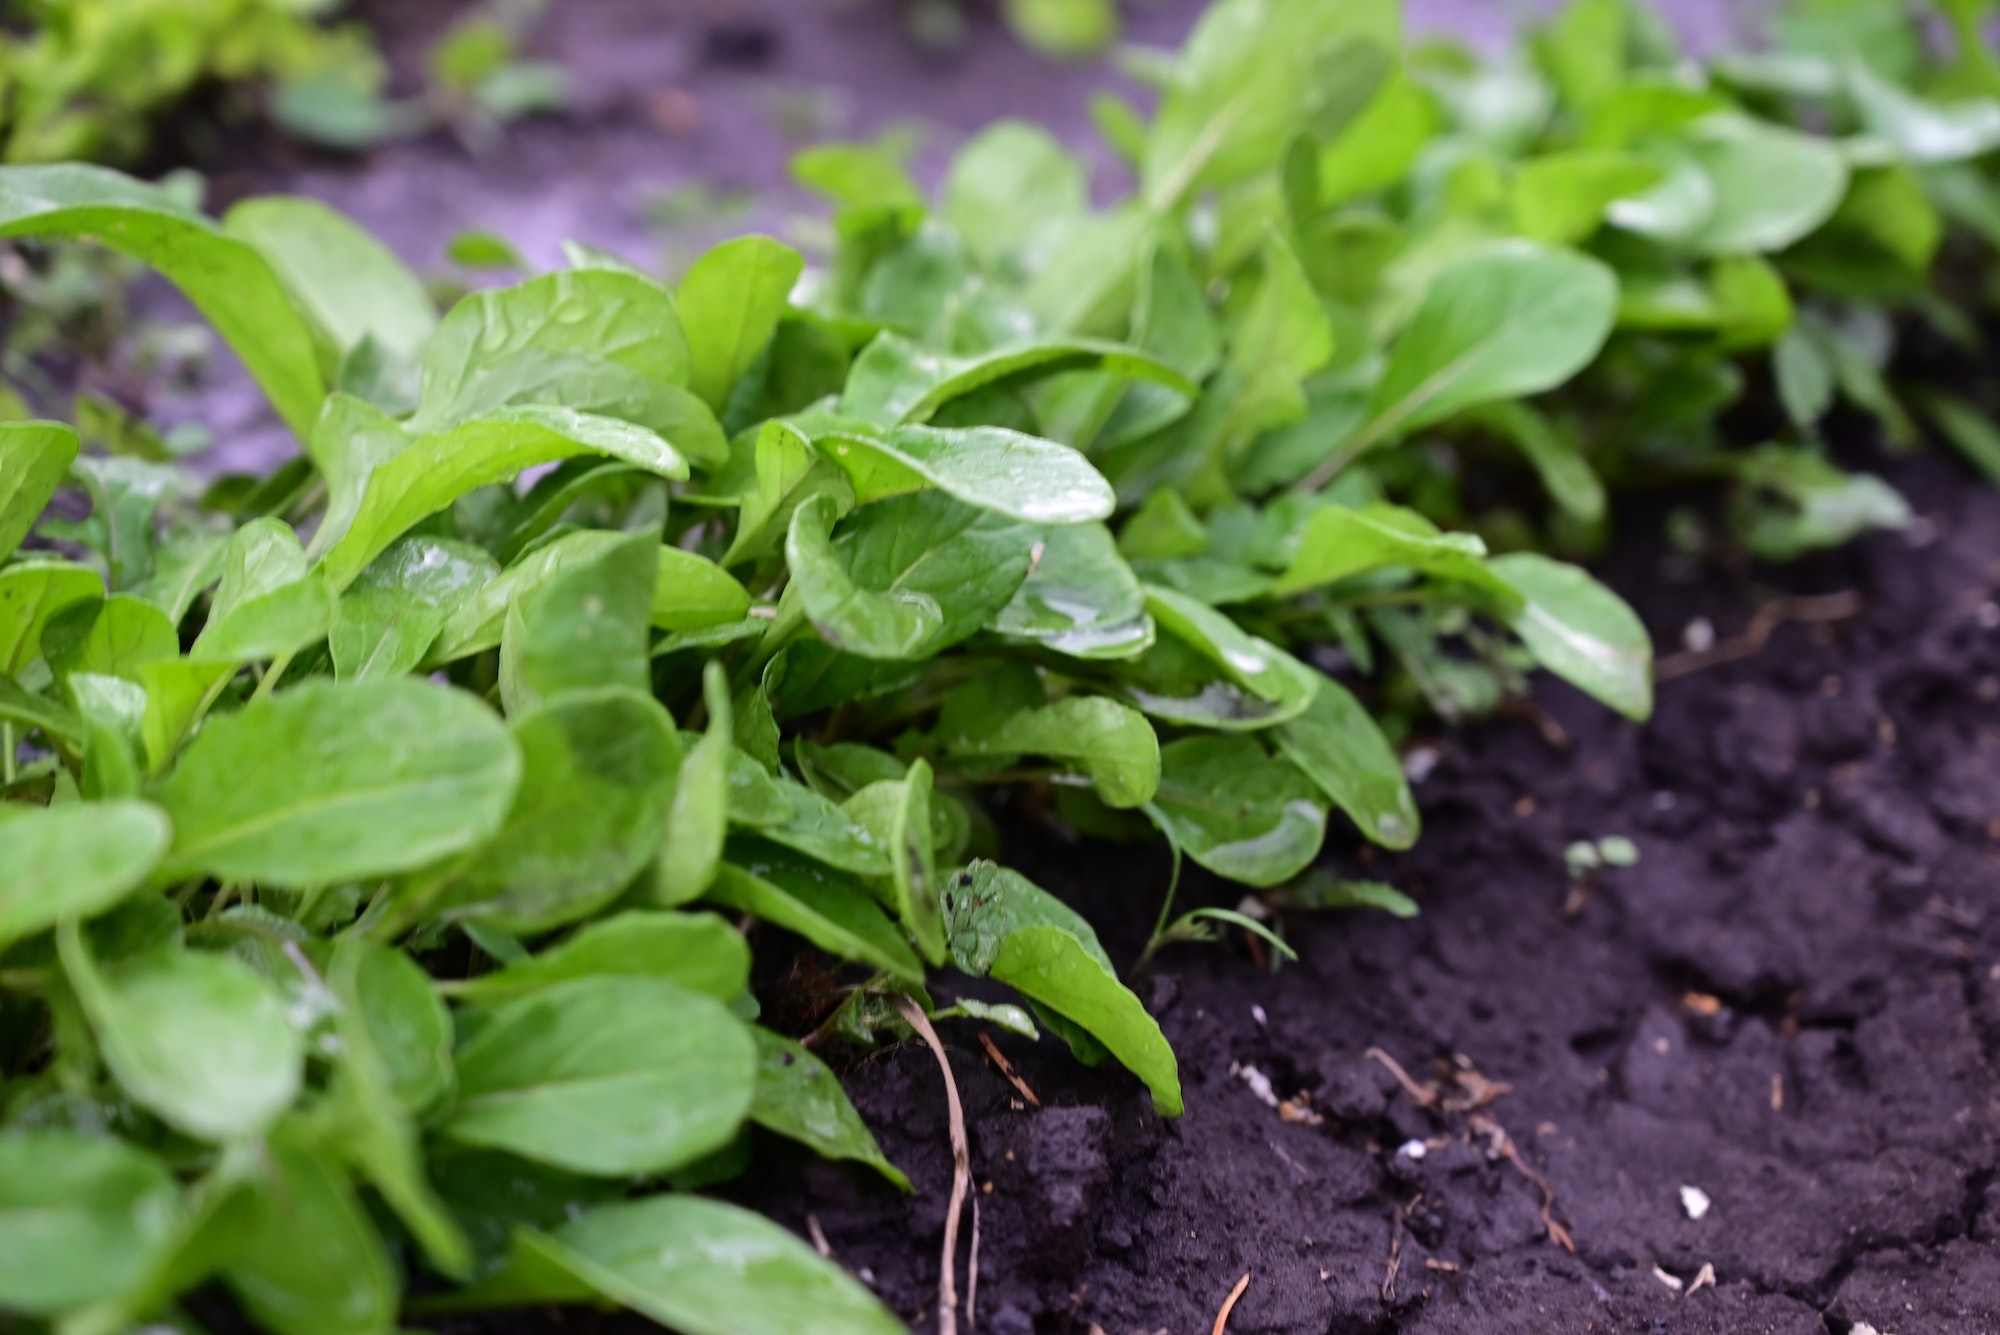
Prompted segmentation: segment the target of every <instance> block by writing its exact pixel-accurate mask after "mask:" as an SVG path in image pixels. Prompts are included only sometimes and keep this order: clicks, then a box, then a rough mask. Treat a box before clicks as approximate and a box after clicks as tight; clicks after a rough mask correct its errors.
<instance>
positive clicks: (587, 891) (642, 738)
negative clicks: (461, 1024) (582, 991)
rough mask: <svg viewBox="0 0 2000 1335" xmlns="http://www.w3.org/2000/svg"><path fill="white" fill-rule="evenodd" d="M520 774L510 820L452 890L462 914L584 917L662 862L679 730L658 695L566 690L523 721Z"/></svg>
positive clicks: (447, 895)
mask: <svg viewBox="0 0 2000 1335" xmlns="http://www.w3.org/2000/svg"><path fill="white" fill-rule="evenodd" d="M513 733H514V740H515V742H516V744H517V746H518V749H519V754H520V756H521V762H522V768H521V775H522V778H521V783H520V788H519V791H518V792H516V793H515V794H514V802H513V806H512V808H511V809H510V810H509V811H508V812H507V817H506V821H505V823H504V824H503V825H502V826H501V828H500V831H499V833H498V834H497V835H495V836H494V837H493V838H492V839H491V840H489V841H487V842H485V843H484V844H483V845H481V846H480V848H479V849H478V851H477V852H476V854H474V855H473V856H472V857H471V858H470V859H469V860H468V861H467V862H466V863H465V864H464V865H462V866H460V867H457V868H455V869H454V870H453V871H452V872H451V873H450V874H449V876H448V878H447V880H446V882H445V884H444V886H443V887H442V889H441V893H442V895H443V899H442V906H443V907H444V908H445V909H447V910H448V911H449V912H451V913H452V914H453V915H454V916H460V917H472V918H477V919H479V920H481V921H483V922H484V923H486V924H488V925H490V926H495V927H499V928H500V929H502V930H503V931H514V932H533V931H541V930H545V929H547V928H550V927H554V926H558V925H560V924H562V923H565V922H572V921H574V920H576V919H578V918H581V917H585V916H587V915H589V914H591V913H593V912H595V911H597V910H598V909H600V908H602V907H603V906H604V905H605V904H607V903H609V902H610V901H611V900H612V899H614V898H615V897H617V895H618V894H619V893H620V892H621V891H623V890H624V889H625V887H626V886H627V885H628V884H630V883H631V881H632V879H633V878H634V877H635V876H637V875H638V874H639V873H640V872H641V871H642V870H643V869H644V868H645V867H646V866H647V864H648V863H650V862H651V861H652V859H653V856H654V854H655V853H657V852H658V850H659V847H660V832H661V828H662V826H663V825H664V824H665V822H666V819H667V814H668V812H669V811H670V810H671V809H672V807H673V801H674V788H675V785H676V784H677V782H678V780H679V775H680V767H681V744H680V735H679V733H677V732H676V731H675V729H674V726H673V720H672V719H671V718H669V717H668V716H667V711H666V710H665V709H663V708H661V707H660V705H659V703H658V702H657V701H655V700H654V699H653V698H652V697H651V696H650V695H644V694H641V693H639V692H637V691H631V690H624V689H619V688H615V687H613V688H606V689H600V690H595V691H587V692H576V693H572V694H567V695H563V696H559V697H557V698H556V699H554V700H552V701H550V702H549V703H548V704H546V705H544V706H542V707H541V708H539V709H537V710H535V711H534V712H532V713H529V714H525V715H523V716H521V717H520V718H518V719H516V720H515V721H514V724H513Z"/></svg>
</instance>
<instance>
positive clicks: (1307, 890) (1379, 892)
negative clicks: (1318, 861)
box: [1284, 872, 1418, 918]
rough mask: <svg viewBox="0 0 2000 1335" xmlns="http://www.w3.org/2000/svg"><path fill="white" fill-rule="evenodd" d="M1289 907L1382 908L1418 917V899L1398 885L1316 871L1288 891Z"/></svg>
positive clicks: (1286, 899)
mask: <svg viewBox="0 0 2000 1335" xmlns="http://www.w3.org/2000/svg"><path fill="white" fill-rule="evenodd" d="M1284 904H1285V907H1286V908H1299V909H1380V910H1382V912H1384V913H1387V914H1389V915H1390V916H1391V917H1396V918H1414V917H1416V916H1417V912H1418V909H1417V902H1416V901H1415V900H1413V899H1411V898H1410V897H1409V896H1408V895H1406V894H1404V893H1403V892H1402V891H1400V890H1398V889H1396V888H1395V887H1394V886H1388V885H1384V884H1382V883H1381V882H1380V881H1336V880H1335V879H1333V877H1331V876H1328V875H1326V874H1325V873H1323V872H1315V873H1313V874H1312V875H1311V876H1308V877H1307V878H1306V879H1305V880H1304V881H1302V882H1300V883H1299V885H1298V886H1297V887H1296V888H1295V889H1293V890H1290V891H1288V892H1287V893H1286V895H1285V898H1284Z"/></svg>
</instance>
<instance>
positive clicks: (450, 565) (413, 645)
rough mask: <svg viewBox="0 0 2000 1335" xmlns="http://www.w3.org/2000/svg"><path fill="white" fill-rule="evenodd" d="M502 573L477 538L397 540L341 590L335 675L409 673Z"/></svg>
mask: <svg viewBox="0 0 2000 1335" xmlns="http://www.w3.org/2000/svg"><path fill="white" fill-rule="evenodd" d="M499 573H500V567H499V565H498V564H496V563H495V562H494V560H493V558H492V557H490V556H488V555H487V554H486V553H485V552H484V551H482V550H480V549H479V548H477V547H474V546H473V545H472V544H471V543H467V542H457V541H454V540H452V539H450V538H428V537H414V536H412V537H406V538H399V539H397V540H396V541H395V542H393V543H391V544H390V545H389V547H388V548H387V549H386V550H384V551H383V553H382V554H381V555H380V556H378V557H376V558H375V559H374V560H373V561H371V562H369V563H368V566H367V568H366V569H365V570H363V571H362V572H361V574H360V575H359V576H357V577H356V579H355V581H354V583H352V584H350V585H349V586H348V588H347V591H346V592H345V593H343V594H342V595H341V596H340V604H339V606H338V607H337V608H336V609H335V611H334V617H333V627H332V630H331V631H330V632H329V634H328V636H327V645H328V648H329V649H330V650H331V651H332V654H333V669H334V673H335V675H336V676H338V677H339V678H340V679H341V680H342V681H369V680H374V679H378V678H384V677H399V676H402V675H403V674H404V673H406V672H409V671H411V670H412V669H414V668H415V667H416V666H417V665H418V664H419V663H421V662H423V660H424V655H425V654H426V653H428V652H429V651H430V647H431V645H432V644H433V643H435V642H436V640H437V638H438V634H439V632H441V631H442V630H443V629H444V627H445V624H446V623H447V622H448V621H450V620H451V618H452V617H453V616H454V615H455V614H457V613H458V611H459V610H460V609H461V608H463V607H465V606H466V605H467V604H468V603H469V602H470V601H471V600H472V599H473V597H474V596H476V595H477V594H478V592H479V590H480V589H482V588H484V587H485V586H486V585H487V584H489V583H491V582H492V580H493V579H494V578H495V577H496V576H497V575H498V574H499Z"/></svg>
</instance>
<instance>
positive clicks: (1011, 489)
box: [814, 426, 1118, 524]
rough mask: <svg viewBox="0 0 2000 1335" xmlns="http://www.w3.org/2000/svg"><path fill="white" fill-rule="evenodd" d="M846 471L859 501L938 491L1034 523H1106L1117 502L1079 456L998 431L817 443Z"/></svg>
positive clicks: (897, 433) (844, 437) (910, 431)
mask: <svg viewBox="0 0 2000 1335" xmlns="http://www.w3.org/2000/svg"><path fill="white" fill-rule="evenodd" d="M814 444H815V445H816V446H817V447H818V448H819V450H820V453H822V454H823V455H825V456H826V457H827V458H828V459H830V460H832V462H833V463H835V464H836V465H838V466H839V467H840V469H841V471H843V472H844V473H846V474H847V478H848V481H849V482H850V483H852V485H853V488H854V498H855V501H856V503H857V504H866V503H868V502H870V501H876V500H881V499H882V498H884V497H892V496H901V495H905V494H907V493H910V492H914V491H919V490H922V489H923V488H925V487H936V488H937V489H938V490H940V491H942V492H944V493H946V494H947V495H950V496H952V497H954V498H955V499H957V500H959V501H962V502H964V503H965V504H966V505H970V506H975V507H977V508H979V509H982V510H991V511H993V512H994V513H996V514H999V515H1004V516H1007V517H1009V518H1012V519H1018V520H1023V521H1025V522H1028V523H1033V524H1081V523H1087V522H1089V521H1090V520H1093V519H1108V518H1110V516H1111V512H1112V511H1113V510H1115V509H1116V508H1117V505H1118V498H1117V496H1116V495H1114V494H1113V492H1112V490H1111V484H1110V483H1109V482H1106V481H1105V480H1104V476H1103V474H1101V473H1099V472H1098V471H1097V469H1096V468H1095V467H1094V466H1092V464H1091V462H1090V461H1089V460H1088V459H1086V458H1084V456H1083V455H1082V454H1081V453H1079V452H1078V451H1076V450H1074V449H1072V448H1070V447H1069V446H1067V445H1061V444H1058V443H1057V442H1055V441H1052V440H1043V439H1041V438H1040V437H1039V436H1027V435H1023V434H1021V433H1020V432H1018V431H1008V430H1006V429H1004V428H1002V427H997V426H977V427H961V428H953V429H949V430H947V429H942V428H938V427H928V426H899V427H897V428H895V429H894V430H893V431H890V432H889V433H888V434H887V435H883V436H876V435H870V434H864V433H861V432H857V431H846V430H840V431H833V432H829V433H827V434H825V435H822V436H819V437H817V438H815V440H814Z"/></svg>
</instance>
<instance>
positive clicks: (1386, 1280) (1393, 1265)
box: [1382, 1210, 1403, 1303]
mask: <svg viewBox="0 0 2000 1335" xmlns="http://www.w3.org/2000/svg"><path fill="white" fill-rule="evenodd" d="M1402 1268H1403V1212H1402V1211H1401V1210H1398V1211H1397V1212H1396V1213H1395V1215H1394V1216H1393V1217H1392V1218H1391V1219H1390V1221H1389V1265H1388V1267H1387V1268H1386V1269H1385V1270H1384V1271H1383V1272H1382V1301H1383V1302H1385V1303H1393V1302H1395V1301H1396V1276H1397V1274H1398V1273H1399V1272H1401V1270H1402Z"/></svg>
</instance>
